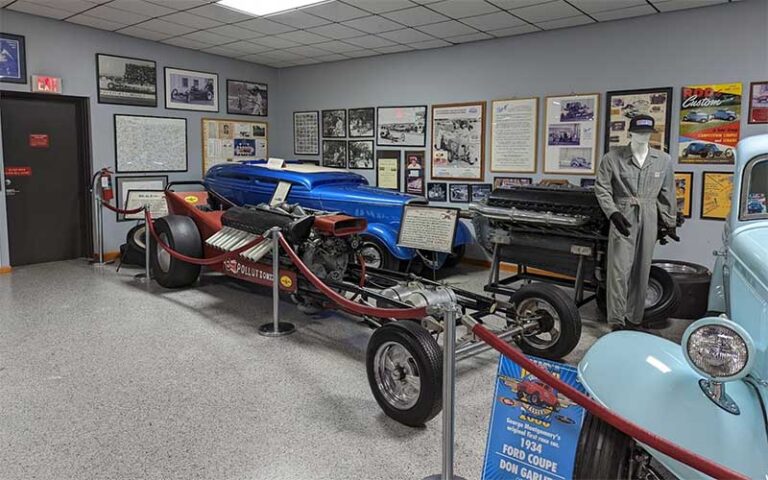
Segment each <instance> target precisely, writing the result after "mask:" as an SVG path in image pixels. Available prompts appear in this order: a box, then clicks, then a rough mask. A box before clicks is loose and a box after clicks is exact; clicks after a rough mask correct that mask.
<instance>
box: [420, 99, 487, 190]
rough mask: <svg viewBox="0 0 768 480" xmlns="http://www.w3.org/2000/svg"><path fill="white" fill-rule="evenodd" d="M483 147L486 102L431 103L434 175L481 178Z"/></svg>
mask: <svg viewBox="0 0 768 480" xmlns="http://www.w3.org/2000/svg"><path fill="white" fill-rule="evenodd" d="M484 148H485V102H470V103H453V104H446V105H433V106H432V164H431V166H432V168H431V175H432V178H433V179H438V180H477V181H481V180H482V179H483V174H484V171H485V169H484V165H483V164H484V163H485V162H484V158H485V157H484Z"/></svg>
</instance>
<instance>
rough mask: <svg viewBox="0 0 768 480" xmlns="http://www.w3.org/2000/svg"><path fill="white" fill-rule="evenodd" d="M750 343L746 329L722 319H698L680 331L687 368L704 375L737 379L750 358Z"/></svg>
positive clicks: (751, 355)
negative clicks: (689, 366)
mask: <svg viewBox="0 0 768 480" xmlns="http://www.w3.org/2000/svg"><path fill="white" fill-rule="evenodd" d="M754 350H755V347H754V343H753V342H752V338H751V337H750V336H749V334H748V333H747V331H746V330H744V329H743V328H741V327H740V326H739V325H737V324H735V323H733V322H731V321H730V320H725V319H723V318H716V317H712V318H702V319H701V320H698V321H696V322H694V323H692V324H691V325H690V326H689V327H688V328H687V329H686V331H685V333H684V334H683V353H684V354H685V359H686V360H688V363H689V364H690V365H691V367H692V368H693V369H694V370H696V371H697V372H698V373H699V374H701V375H703V376H704V377H706V378H709V379H712V380H717V381H729V380H737V379H739V378H742V377H744V376H746V375H747V374H748V373H749V371H750V369H751V368H752V362H753V360H754Z"/></svg>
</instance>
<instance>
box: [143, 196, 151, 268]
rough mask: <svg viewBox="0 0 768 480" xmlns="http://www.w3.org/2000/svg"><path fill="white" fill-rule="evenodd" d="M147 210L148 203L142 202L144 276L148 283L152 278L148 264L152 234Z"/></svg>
mask: <svg viewBox="0 0 768 480" xmlns="http://www.w3.org/2000/svg"><path fill="white" fill-rule="evenodd" d="M148 211H149V204H148V203H145V204H144V278H145V279H146V280H147V283H149V281H150V280H152V271H151V266H150V264H149V250H150V248H149V245H150V244H151V243H152V234H151V233H149V225H147V220H146V218H147V214H146V212H148Z"/></svg>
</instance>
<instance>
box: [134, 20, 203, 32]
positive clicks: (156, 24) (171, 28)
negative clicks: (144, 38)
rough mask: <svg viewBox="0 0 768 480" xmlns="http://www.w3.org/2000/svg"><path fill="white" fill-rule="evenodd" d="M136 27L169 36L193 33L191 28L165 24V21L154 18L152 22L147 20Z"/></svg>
mask: <svg viewBox="0 0 768 480" xmlns="http://www.w3.org/2000/svg"><path fill="white" fill-rule="evenodd" d="M136 26H137V27H140V28H145V29H147V30H152V31H153V32H158V33H167V34H169V35H171V36H173V35H184V34H185V33H189V32H194V31H195V29H194V28H192V27H187V26H186V25H179V24H177V23H172V22H166V21H165V20H161V19H159V18H155V19H153V20H147V21H146V22H143V23H140V24H138V25H136Z"/></svg>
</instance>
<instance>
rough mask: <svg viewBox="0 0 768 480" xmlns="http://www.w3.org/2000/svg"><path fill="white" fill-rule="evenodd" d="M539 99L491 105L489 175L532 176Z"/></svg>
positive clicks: (533, 171)
mask: <svg viewBox="0 0 768 480" xmlns="http://www.w3.org/2000/svg"><path fill="white" fill-rule="evenodd" d="M538 119H539V99H538V98H537V97H534V98H510V99H503V100H494V101H492V102H491V172H500V173H501V172H504V173H535V172H536V154H537V152H536V145H537V144H538V131H539V120H538Z"/></svg>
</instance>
